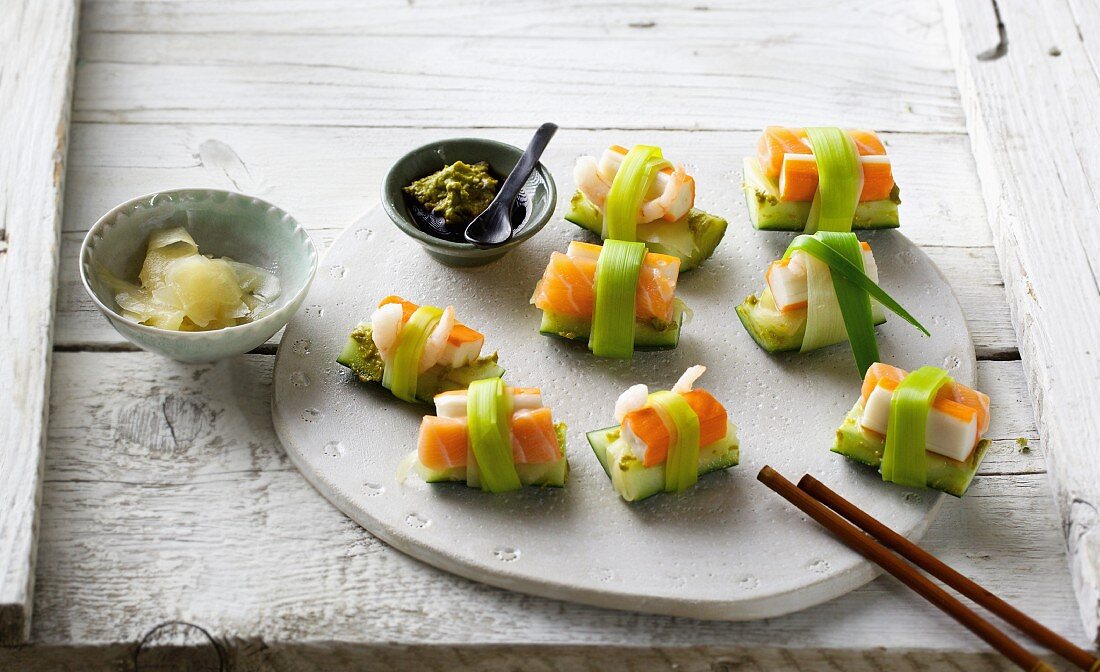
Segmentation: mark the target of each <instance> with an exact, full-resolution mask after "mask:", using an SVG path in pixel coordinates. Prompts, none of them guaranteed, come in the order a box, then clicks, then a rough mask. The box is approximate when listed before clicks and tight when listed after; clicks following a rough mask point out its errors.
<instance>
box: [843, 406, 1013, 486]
mask: <svg viewBox="0 0 1100 672" xmlns="http://www.w3.org/2000/svg"><path fill="white" fill-rule="evenodd" d="M862 415H863V401H862V400H857V401H856V404H855V406H853V407H852V410H850V411H848V415H846V416H845V417H844V423H843V424H842V425H841V426H840V429H838V430H836V439H835V440H834V441H833V447H832V449H831V450H832V451H833V452H834V453H838V454H840V455H843V456H844V457H847V458H849V459H852V460H855V461H856V462H861V463H863V464H866V465H867V466H869V467H873V468H875V469H879V468H880V467H881V466H882V455H883V452H884V451H885V450H886V441H885V440H883V439H881V438H879V437H877V436H875V435H873V434H869V433H867V432H865V431H863V429H862V428H861V427H860V425H859V419H860V417H861V416H862ZM990 445H991V441H990V440H989V439H982V440H981V441H979V442H978V445H977V446H976V447H975V448H974V450H972V451H971V452H970V457H968V458H967V459H966V461H965V462H958V461H956V460H952V459H951V458H949V457H944V456H943V455H940V454H938V453H931V452H927V451H925V456H926V458H927V460H928V461H927V475H926V477H927V485H928V487H930V488H932V489H934V490H939V491H941V492H946V493H947V494H949V495H954V496H955V497H962V496H963V494H964V493H966V489H967V488H969V487H970V482H971V481H972V480H974V474H975V473H977V471H978V466H979V465H981V463H982V458H984V457H985V453H986V451H988V450H989V446H990Z"/></svg>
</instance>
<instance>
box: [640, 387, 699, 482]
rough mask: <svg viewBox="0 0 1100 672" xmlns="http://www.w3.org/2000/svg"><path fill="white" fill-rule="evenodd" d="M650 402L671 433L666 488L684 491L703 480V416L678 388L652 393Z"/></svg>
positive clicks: (666, 468)
mask: <svg viewBox="0 0 1100 672" xmlns="http://www.w3.org/2000/svg"><path fill="white" fill-rule="evenodd" d="M649 404H650V406H652V407H653V408H654V409H655V410H656V411H657V414H658V415H660V417H661V419H662V420H663V421H664V422H665V425H666V426H667V427H668V429H669V433H670V434H671V436H670V437H669V438H670V440H669V444H668V458H667V459H666V460H665V492H683V491H684V490H687V489H688V488H690V487H691V486H693V485H695V482H696V481H698V480H699V433H700V428H699V416H698V415H696V414H695V411H694V410H692V408H691V405H690V404H688V403H687V401H686V400H685V399H684V398H683V397H682V396H681V395H679V394H676V393H675V392H668V391H664V390H662V391H660V392H654V393H653V394H650V395H649Z"/></svg>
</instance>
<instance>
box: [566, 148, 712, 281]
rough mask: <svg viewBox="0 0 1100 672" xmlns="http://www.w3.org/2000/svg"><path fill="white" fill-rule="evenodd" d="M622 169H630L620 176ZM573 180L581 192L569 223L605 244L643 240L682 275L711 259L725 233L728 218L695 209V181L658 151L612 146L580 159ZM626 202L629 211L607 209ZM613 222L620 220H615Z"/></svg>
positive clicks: (571, 204)
mask: <svg viewBox="0 0 1100 672" xmlns="http://www.w3.org/2000/svg"><path fill="white" fill-rule="evenodd" d="M632 155H633V156H632ZM643 155H644V156H643ZM628 157H629V158H630V159H631V161H628V160H627V159H628ZM635 158H638V159H639V161H637V162H635V161H634V160H633V159H635ZM643 158H644V159H647V160H645V161H642V160H641V159H643ZM624 164H626V165H627V166H628V169H627V170H625V171H620V168H621V167H622V166H623V165H624ZM631 167H634V168H635V169H631ZM573 180H574V181H575V182H576V183H577V191H576V193H575V194H573V198H572V200H571V201H570V202H569V210H568V211H567V212H566V214H565V218H566V219H567V220H569V221H570V222H573V223H574V224H576V225H577V226H579V227H581V228H584V229H588V230H589V231H591V232H592V233H594V234H596V235H597V236H599V237H600V238H601V239H603V240H606V239H608V238H615V239H618V240H628V241H641V242H643V243H645V244H646V247H647V248H649V250H650V251H651V252H655V253H658V254H667V255H669V256H673V257H677V258H678V259H680V270H682V271H688V270H691V269H693V268H695V267H696V266H698V265H699V264H701V263H703V262H704V261H706V260H707V259H708V258H710V256H711V255H712V254H714V249H715V248H716V247H717V246H718V243H719V242H721V240H722V236H723V235H725V233H726V220H725V219H723V218H721V217H718V216H717V215H712V214H710V213H707V212H704V211H702V210H700V209H698V208H696V207H694V206H695V179H694V178H693V177H692V176H691V175H688V174H687V171H685V170H684V167H683V166H682V165H679V164H676V165H673V164H672V163H670V162H668V161H666V160H665V159H664V158H663V157H662V155H661V150H660V149H659V148H657V147H650V146H646V145H639V146H637V147H635V148H634V149H632V150H629V151H628V150H627V149H626V148H625V147H620V146H619V145H611V146H610V147H608V148H607V149H606V150H604V152H603V154H602V155H601V156H600V158H599V159H597V158H596V157H594V156H582V157H580V158H579V159H577V163H576V165H575V166H574V167H573ZM631 186H636V187H637V190H636V191H635V192H634V199H633V200H631V199H629V198H627V199H621V197H622V196H629V194H628V193H626V192H629V191H630V187H631ZM623 200H626V201H629V207H626V208H620V207H617V206H615V205H612V206H610V207H609V203H611V202H618V203H622V202H623ZM635 202H637V204H635ZM615 217H618V218H619V221H611V219H612V218H615Z"/></svg>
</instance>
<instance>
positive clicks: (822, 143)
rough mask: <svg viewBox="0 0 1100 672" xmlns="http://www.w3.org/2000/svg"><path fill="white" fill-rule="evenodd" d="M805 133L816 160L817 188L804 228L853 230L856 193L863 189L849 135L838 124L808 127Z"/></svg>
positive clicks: (856, 204) (857, 152) (857, 156)
mask: <svg viewBox="0 0 1100 672" xmlns="http://www.w3.org/2000/svg"><path fill="white" fill-rule="evenodd" d="M806 136H807V138H808V139H809V141H810V147H811V148H813V152H814V161H815V162H816V163H817V191H816V192H815V193H814V200H813V203H811V204H810V214H809V217H808V218H807V220H806V232H807V233H814V232H816V231H840V232H848V231H851V230H852V220H853V219H855V214H856V206H858V205H859V195H860V193H861V192H862V191H863V164H861V163H860V161H859V151H858V150H857V149H856V143H855V141H854V140H852V138H851V137H849V135H848V134H847V133H845V132H844V131H843V130H841V129H839V128H832V127H825V128H807V129H806Z"/></svg>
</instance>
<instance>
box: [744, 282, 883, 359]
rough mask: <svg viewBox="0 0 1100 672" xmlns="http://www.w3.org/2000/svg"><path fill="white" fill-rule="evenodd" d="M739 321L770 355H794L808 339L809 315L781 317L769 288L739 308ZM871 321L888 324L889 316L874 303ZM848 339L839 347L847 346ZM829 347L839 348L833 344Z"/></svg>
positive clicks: (796, 312)
mask: <svg viewBox="0 0 1100 672" xmlns="http://www.w3.org/2000/svg"><path fill="white" fill-rule="evenodd" d="M736 310H737V317H739V318H740V319H741V324H742V325H744V327H745V331H747V332H749V335H750V336H752V339H753V340H754V341H756V343H757V345H759V346H760V347H761V348H763V349H764V350H766V351H767V352H791V351H794V350H801V349H802V338H803V337H804V336H805V335H806V311H805V310H792V311H790V312H789V313H781V312H779V309H778V308H776V307H775V299H773V298H772V290H771V288H769V287H765V288H764V291H763V292H761V293H760V296H759V297H757V296H755V295H750V296H749V297H748V298H746V299H745V300H744V301H743V302H742V303H741V305H740V306H737V309H736ZM871 317H872V318H874V321H875V324H876V325H879V324H884V323H885V322H886V314H885V313H884V312H883V310H882V306H881V305H879V303H878V302H877V301H875V300H872V301H871ZM845 340H847V337H846V336H843V337H841V338H840V340H838V341H836V343H843V342H844V341H845ZM828 345H835V343H830V344H828Z"/></svg>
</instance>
